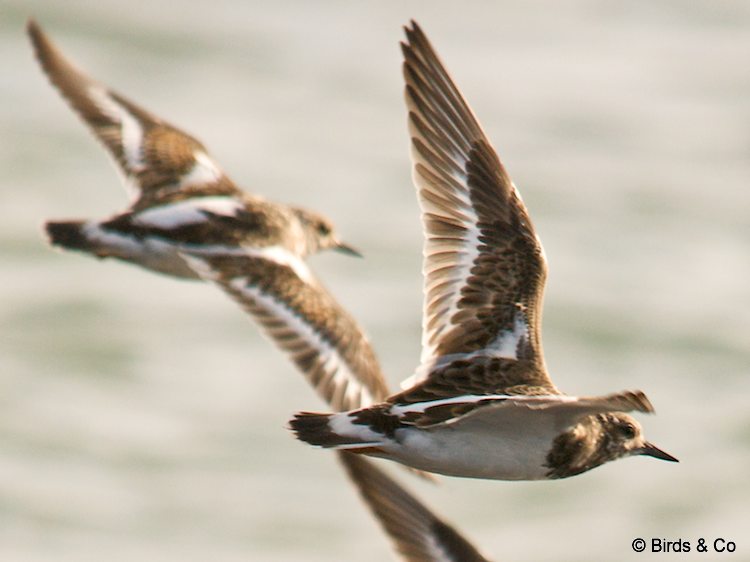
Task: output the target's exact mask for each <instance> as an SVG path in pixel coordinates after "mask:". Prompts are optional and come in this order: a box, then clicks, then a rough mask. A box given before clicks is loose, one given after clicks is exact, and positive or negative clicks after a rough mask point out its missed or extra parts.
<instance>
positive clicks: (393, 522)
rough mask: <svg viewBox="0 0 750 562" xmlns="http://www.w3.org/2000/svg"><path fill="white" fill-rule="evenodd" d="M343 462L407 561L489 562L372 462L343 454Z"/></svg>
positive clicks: (341, 454) (349, 454)
mask: <svg viewBox="0 0 750 562" xmlns="http://www.w3.org/2000/svg"><path fill="white" fill-rule="evenodd" d="M339 459H340V460H341V463H342V464H343V465H344V468H345V469H346V471H347V472H348V474H349V477H350V478H351V479H352V481H353V482H354V484H355V485H356V486H357V488H358V489H359V493H360V494H361V495H362V498H363V499H364V501H365V502H366V503H367V506H368V507H369V508H370V510H371V511H372V512H373V513H374V514H375V516H376V517H377V519H378V522H379V523H380V524H381V526H382V527H383V528H384V529H385V531H386V533H387V534H388V535H389V536H390V537H391V540H392V541H393V544H394V546H395V547H396V550H398V552H399V553H400V554H401V556H403V559H404V560H406V561H407V562H487V559H486V558H484V557H483V556H482V555H481V554H480V553H479V551H478V550H477V549H476V548H475V547H474V545H472V544H471V543H470V542H469V541H468V540H467V539H466V538H464V537H463V536H462V535H461V534H460V533H459V532H458V531H457V530H456V529H455V528H454V527H452V526H451V525H449V524H448V523H446V522H445V521H443V520H442V519H440V518H439V517H437V515H435V514H434V513H433V512H432V511H430V509H429V508H427V507H426V506H425V505H424V504H423V503H422V502H420V501H419V500H418V499H417V498H415V497H414V496H413V495H411V494H410V493H409V492H408V491H407V490H406V489H404V488H403V487H402V486H401V485H399V484H398V483H397V482H396V481H395V480H393V479H392V478H390V477H389V476H388V475H387V474H386V473H385V472H383V471H382V470H380V469H379V468H378V467H377V466H375V465H374V464H373V463H372V461H369V460H367V459H365V458H364V457H361V456H359V455H354V454H351V453H339Z"/></svg>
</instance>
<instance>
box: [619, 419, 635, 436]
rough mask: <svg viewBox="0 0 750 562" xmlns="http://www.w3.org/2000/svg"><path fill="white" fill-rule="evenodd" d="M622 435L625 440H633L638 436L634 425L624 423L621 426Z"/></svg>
mask: <svg viewBox="0 0 750 562" xmlns="http://www.w3.org/2000/svg"><path fill="white" fill-rule="evenodd" d="M620 433H622V436H623V437H624V438H625V439H632V438H633V437H635V434H636V430H635V426H634V425H633V424H632V423H624V424H622V425H621V426H620Z"/></svg>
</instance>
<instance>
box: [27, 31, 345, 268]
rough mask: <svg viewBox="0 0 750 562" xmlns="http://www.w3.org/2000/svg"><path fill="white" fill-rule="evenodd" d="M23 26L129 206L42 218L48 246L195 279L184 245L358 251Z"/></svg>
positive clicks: (280, 255)
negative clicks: (237, 177)
mask: <svg viewBox="0 0 750 562" xmlns="http://www.w3.org/2000/svg"><path fill="white" fill-rule="evenodd" d="M28 33H29V37H30V38H31V42H32V44H33V46H34V51H35V53H36V57H37V59H38V61H39V64H40V65H41V66H42V68H43V69H44V72H45V73H46V74H47V76H48V78H49V80H50V82H52V84H53V85H54V86H55V87H56V88H57V89H58V90H59V92H60V94H62V96H63V97H64V98H65V99H66V100H67V102H68V103H69V104H70V106H71V107H72V108H73V110H74V111H75V112H76V113H77V114H78V115H79V116H80V117H81V119H82V120H83V121H84V123H85V124H86V125H87V126H88V127H89V129H91V131H92V132H93V133H94V135H95V137H96V138H97V139H98V140H99V141H100V142H101V144H102V145H103V146H104V148H105V149H106V150H107V152H108V153H109V155H110V156H111V157H112V158H113V159H114V162H115V164H116V166H117V169H118V171H119V172H120V174H121V176H122V178H123V183H124V184H125V187H126V190H127V191H128V193H129V194H130V198H131V201H130V206H129V207H128V208H127V209H126V210H125V211H123V212H121V213H117V214H115V215H113V216H111V217H109V218H106V219H103V220H69V221H49V222H47V223H46V224H45V229H46V231H47V235H48V237H49V241H50V243H51V244H53V245H54V246H59V247H61V248H64V249H66V250H76V251H80V252H85V253H89V254H92V255H94V256H97V257H99V258H108V257H111V258H115V259H119V260H122V261H126V262H130V263H133V264H136V265H139V266H141V267H145V268H146V269H150V270H153V271H157V272H159V273H164V274H167V275H172V276H175V277H182V278H188V279H195V278H197V275H196V274H195V272H194V271H193V270H192V269H191V268H190V267H188V266H187V265H186V264H185V261H184V260H183V259H182V258H181V256H180V251H181V250H183V249H192V250H200V251H202V252H204V253H207V254H223V253H235V254H236V253H240V254H246V255H252V256H259V257H262V258H267V259H270V260H275V261H278V262H281V263H284V262H286V261H290V260H293V259H294V258H299V257H305V256H307V255H309V254H312V253H315V252H318V251H320V250H325V249H329V248H331V249H335V250H339V251H342V252H344V253H348V254H352V255H359V253H358V252H357V251H356V250H354V248H352V247H351V246H349V245H347V244H345V243H343V242H342V241H341V240H340V239H339V237H338V235H337V233H336V231H335V229H334V227H333V225H332V223H331V222H330V221H329V220H328V219H327V218H325V217H323V216H322V215H320V214H318V213H314V212H312V211H308V210H305V209H302V208H298V207H292V206H287V205H282V204H279V203H272V202H270V201H267V200H265V199H264V198H262V197H259V196H257V195H250V194H248V193H245V192H243V191H241V190H240V189H239V188H238V187H237V186H236V185H235V184H234V182H233V181H232V180H231V179H229V177H228V176H227V175H226V174H225V173H224V171H223V170H222V169H221V168H220V167H219V165H218V164H217V163H216V161H215V160H214V159H213V158H212V157H211V156H210V155H209V153H208V150H207V149H206V147H204V146H203V144H201V142H200V141H198V140H197V139H195V138H194V137H192V136H190V135H189V134H187V133H185V132H183V131H181V130H180V129H178V128H177V127H175V126H173V125H170V124H169V123H167V122H166V121H163V120H162V119H160V118H159V117H157V116H155V115H153V114H152V113H149V112H148V111H146V110H145V109H143V108H141V107H140V106H138V105H137V104H135V103H133V102H131V101H129V100H128V99H127V98H125V97H123V96H122V95H120V94H118V93H117V92H115V91H113V90H111V89H110V88H108V87H107V86H105V85H104V84H101V83H100V82H97V81H96V80H93V79H92V78H89V77H88V76H87V75H86V74H85V73H84V72H83V71H81V70H79V69H78V68H77V67H76V66H75V65H74V64H73V63H72V62H70V61H69V60H68V59H67V58H66V57H65V56H64V55H63V54H62V52H61V51H60V50H59V49H58V48H57V47H56V46H55V44H54V43H53V42H52V41H51V40H50V39H49V37H47V35H46V34H45V33H44V32H43V31H42V29H41V27H40V26H39V25H38V24H37V23H36V22H35V21H33V20H31V21H29V23H28Z"/></svg>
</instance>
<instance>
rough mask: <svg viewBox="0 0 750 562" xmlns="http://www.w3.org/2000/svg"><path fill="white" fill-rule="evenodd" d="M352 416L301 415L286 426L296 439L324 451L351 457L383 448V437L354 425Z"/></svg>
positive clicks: (305, 413)
mask: <svg viewBox="0 0 750 562" xmlns="http://www.w3.org/2000/svg"><path fill="white" fill-rule="evenodd" d="M353 421H354V418H353V416H352V414H351V413H347V412H343V413H337V414H315V413H311V412H301V413H299V414H296V415H295V416H294V418H292V420H291V421H290V422H289V426H290V428H291V430H292V431H294V433H295V435H296V437H297V439H299V440H300V441H304V442H306V443H309V444H310V445H316V446H318V447H325V448H327V449H342V450H347V451H351V452H352V453H365V452H366V453H372V452H373V450H372V449H373V448H376V447H377V446H378V445H382V444H383V439H382V438H383V435H381V434H379V433H376V432H374V431H372V429H370V428H369V427H367V426H364V425H359V424H356V423H353Z"/></svg>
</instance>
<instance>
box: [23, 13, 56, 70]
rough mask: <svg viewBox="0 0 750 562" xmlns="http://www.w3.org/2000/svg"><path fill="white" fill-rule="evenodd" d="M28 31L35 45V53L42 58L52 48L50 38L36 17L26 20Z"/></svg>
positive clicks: (32, 43)
mask: <svg viewBox="0 0 750 562" xmlns="http://www.w3.org/2000/svg"><path fill="white" fill-rule="evenodd" d="M26 33H27V34H28V36H29V39H30V40H31V45H32V46H33V47H34V53H35V54H36V56H37V58H39V59H40V60H41V57H42V55H43V54H44V53H46V52H48V51H50V50H51V49H52V46H51V44H50V40H49V38H48V37H47V35H46V34H45V33H44V31H43V30H42V28H41V26H40V25H39V24H38V23H37V22H36V20H35V19H34V18H29V19H28V21H27V22H26Z"/></svg>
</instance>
